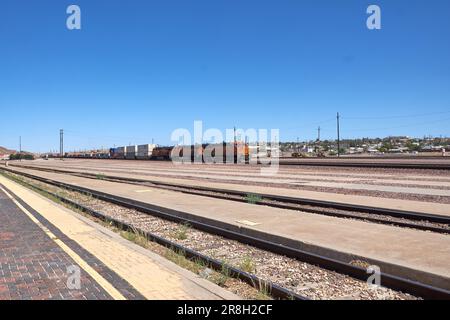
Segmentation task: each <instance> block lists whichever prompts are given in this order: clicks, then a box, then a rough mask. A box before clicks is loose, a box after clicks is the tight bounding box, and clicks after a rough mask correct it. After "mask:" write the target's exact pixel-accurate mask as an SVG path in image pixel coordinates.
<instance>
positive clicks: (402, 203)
mask: <svg viewBox="0 0 450 320" xmlns="http://www.w3.org/2000/svg"><path fill="white" fill-rule="evenodd" d="M10 168H13V169H18V170H24V169H23V168H18V167H10ZM62 169H64V167H63V168H62ZM108 169H109V167H108ZM66 170H69V171H74V172H90V173H101V172H106V171H107V170H101V169H91V168H84V169H66ZM123 170H124V169H121V171H122V172H114V173H107V174H108V175H115V176H119V177H124V178H135V179H136V178H137V179H143V180H148V181H150V182H151V181H158V182H167V183H175V184H181V185H185V186H198V185H201V186H205V187H211V188H219V189H228V190H237V191H244V192H248V193H263V194H272V195H281V196H288V197H297V198H307V199H313V200H324V201H332V202H337V203H348V204H355V205H363V206H374V207H379V208H385V209H395V210H404V211H415V212H420V213H428V214H436V215H443V216H450V204H443V203H432V202H423V201H415V200H414V201H413V200H401V199H391V198H382V197H369V196H359V195H347V194H336V193H331V192H318V191H309V190H296V189H289V188H280V187H270V186H252V185H242V184H238V183H221V182H208V181H204V180H203V181H202V180H195V179H192V180H190V179H184V178H182V177H177V178H173V177H160V176H152V174H151V171H150V172H147V173H146V174H145V175H142V174H139V173H135V172H132V170H130V172H129V173H124V172H123ZM423 190H427V189H423ZM433 191H435V190H433ZM438 191H439V190H438Z"/></svg>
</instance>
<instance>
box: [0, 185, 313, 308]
mask: <svg viewBox="0 0 450 320" xmlns="http://www.w3.org/2000/svg"><path fill="white" fill-rule="evenodd" d="M20 183H21V184H24V185H26V186H27V187H28V188H30V189H33V190H36V191H39V192H42V193H44V194H47V195H50V196H52V197H54V198H56V199H58V200H60V201H61V202H63V203H66V204H68V205H69V206H71V207H73V208H76V209H78V210H80V211H82V212H84V213H86V214H89V215H90V216H92V217H94V218H97V219H100V220H102V221H104V222H107V223H108V224H109V225H112V226H114V227H116V228H117V229H119V230H123V231H128V232H133V233H137V234H140V235H143V236H145V237H146V238H147V240H149V241H152V242H155V243H158V244H160V245H162V246H164V247H166V248H168V249H170V250H173V251H175V252H180V253H182V254H183V255H184V256H185V257H186V258H188V259H190V260H194V261H197V262H201V263H202V264H203V265H205V266H208V267H210V268H211V269H214V270H216V271H218V272H223V270H224V269H226V270H227V271H228V274H229V276H230V277H232V278H236V279H239V280H241V281H243V282H245V283H247V284H249V285H250V286H252V287H254V288H256V289H257V290H267V291H268V294H269V295H270V296H271V297H272V298H275V299H284V300H311V299H309V298H307V297H304V296H302V295H299V294H297V293H295V292H292V291H290V290H287V289H286V288H283V287H281V286H279V285H277V284H274V283H272V282H269V281H265V280H263V279H261V278H259V277H257V276H256V275H254V274H251V273H248V272H246V271H243V270H241V269H239V268H236V267H234V266H231V265H228V264H226V263H224V262H223V261H219V260H217V259H214V258H212V257H209V256H206V255H204V254H201V253H199V252H197V251H195V250H192V249H190V248H187V247H185V246H183V245H180V244H178V243H175V242H173V241H170V240H168V239H166V238H163V237H161V236H158V235H156V234H153V233H151V232H148V231H144V230H142V229H138V228H136V227H134V226H131V225H130V224H127V223H125V222H124V221H120V220H117V219H114V218H112V217H109V216H107V215H105V214H103V213H101V212H99V211H96V210H93V209H91V208H88V207H86V206H84V205H82V204H80V203H78V202H75V201H73V200H70V199H68V198H65V197H63V196H61V195H59V194H56V193H54V192H50V191H48V190H45V189H43V188H40V187H38V186H36V185H33V184H30V183H27V182H25V181H21V182H20ZM8 192H9V193H10V194H12V195H13V197H14V198H16V200H18V201H19V202H21V199H20V198H18V197H17V196H16V195H15V194H14V193H13V192H12V191H10V190H8ZM99 199H100V198H99Z"/></svg>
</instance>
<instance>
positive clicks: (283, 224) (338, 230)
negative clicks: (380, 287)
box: [21, 169, 450, 289]
mask: <svg viewBox="0 0 450 320" xmlns="http://www.w3.org/2000/svg"><path fill="white" fill-rule="evenodd" d="M21 171H25V172H29V173H32V174H36V175H39V176H42V177H46V178H50V179H54V180H57V181H61V182H65V183H70V184H73V185H78V186H83V187H87V188H91V189H95V190H98V191H102V192H106V193H109V194H113V195H117V196H121V197H126V198H130V199H134V200H138V201H141V202H144V203H148V204H152V205H157V206H161V207H166V208H171V209H173V210H177V211H179V212H182V213H183V214H185V216H188V217H190V218H193V219H196V220H197V221H208V222H209V223H212V224H215V225H219V226H222V227H227V228H229V229H231V230H235V231H238V232H242V233H245V234H248V235H253V236H258V237H264V238H266V239H272V240H274V241H277V242H279V243H283V244H286V245H289V246H293V247H296V248H299V249H302V250H307V251H309V252H312V253H318V254H322V255H327V256H329V257H332V258H335V259H338V260H341V261H345V262H350V261H352V260H364V261H367V262H369V263H370V264H375V265H378V266H380V267H381V270H382V271H384V272H388V273H393V274H397V275H400V276H404V277H408V278H410V279H412V280H418V281H421V282H424V283H429V284H432V285H436V286H440V287H443V288H446V289H450V267H449V266H450V236H448V235H442V234H436V233H429V232H424V231H417V230H412V229H405V228H399V227H392V226H386V225H379V224H372V223H366V222H362V221H353V220H345V219H339V218H335V217H327V216H322V215H315V214H310V213H301V212H298V211H293V210H284V209H277V208H270V207H264V206H256V205H251V204H246V203H237V202H232V201H226V200H218V199H212V198H206V197H201V196H195V195H187V194H182V193H178V192H173V191H166V190H161V189H155V188H145V187H140V186H136V185H130V184H123V183H114V182H108V181H104V180H96V179H87V178H80V177H74V176H68V175H62V174H55V173H48V172H37V171H32V170H25V169H21ZM245 187H247V186H245ZM247 191H248V189H247ZM364 204H366V205H370V204H368V203H367V202H365V203H364ZM243 221H250V222H251V225H249V224H248V223H244V222H243Z"/></svg>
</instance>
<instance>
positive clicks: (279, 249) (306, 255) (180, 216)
mask: <svg viewBox="0 0 450 320" xmlns="http://www.w3.org/2000/svg"><path fill="white" fill-rule="evenodd" d="M1 169H2V170H5V171H8V172H12V173H15V174H18V175H22V176H25V177H28V178H31V179H34V180H38V181H41V182H44V183H47V184H50V185H54V186H57V187H61V188H65V189H68V190H71V191H76V192H80V193H83V194H89V195H91V196H93V197H95V198H97V199H99V200H102V201H106V202H110V203H113V204H117V205H120V206H123V207H126V208H130V209H133V210H137V211H140V212H143V213H146V214H149V215H152V216H156V217H160V218H163V219H165V220H169V221H174V222H178V223H189V225H191V226H192V227H193V228H195V229H198V230H201V231H205V232H208V233H211V234H214V235H219V236H222V237H224V238H228V239H231V240H236V241H239V242H241V243H245V244H248V245H251V246H254V247H257V248H259V249H263V250H267V251H270V252H273V253H276V254H281V255H285V256H287V257H290V258H294V259H297V260H299V261H303V262H306V263H309V264H312V265H317V266H319V267H321V268H324V269H327V270H331V271H335V272H338V273H341V274H345V275H348V276H351V277H353V278H355V279H359V280H362V281H366V280H367V276H368V275H367V270H366V269H365V268H362V267H359V266H355V265H351V264H349V263H345V262H342V261H338V260H335V259H331V258H328V257H326V256H322V255H318V254H313V253H310V252H307V251H304V250H299V249H296V248H293V247H289V246H285V245H281V244H279V243H275V242H272V241H268V240H265V239H262V238H259V237H252V236H249V235H245V234H242V233H237V232H234V231H232V230H229V229H227V228H222V227H218V226H216V225H212V224H209V223H208V222H207V221H206V222H200V221H197V220H195V219H192V218H189V217H187V216H186V215H185V214H184V213H183V212H179V211H176V210H172V209H168V208H163V207H158V206H154V205H151V204H148V203H145V202H140V201H136V200H131V199H127V198H123V197H118V196H114V195H111V194H108V193H104V192H100V191H97V190H93V189H89V188H85V187H80V186H75V185H71V184H67V183H62V182H59V181H55V180H52V179H47V178H42V177H39V176H36V175H32V174H29V173H24V172H18V171H15V170H11V169H7V168H1ZM69 201H70V200H69ZM89 210H90V209H89ZM155 239H156V238H155ZM380 277H381V282H382V283H383V286H384V287H387V288H390V289H393V290H397V291H402V292H406V293H409V294H412V295H414V296H417V297H422V298H424V299H444V300H450V291H449V290H446V289H442V288H438V287H435V286H430V285H427V284H424V283H421V282H417V281H412V280H409V279H406V278H403V277H399V276H396V275H392V274H388V273H385V272H381V273H380ZM299 298H300V299H301V297H299Z"/></svg>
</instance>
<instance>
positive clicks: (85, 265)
mask: <svg viewBox="0 0 450 320" xmlns="http://www.w3.org/2000/svg"><path fill="white" fill-rule="evenodd" d="M0 190H2V191H3V192H4V193H5V194H6V196H7V197H8V198H10V199H11V200H12V201H13V202H14V204H15V205H16V206H17V207H18V208H19V209H20V210H22V211H23V212H24V213H25V214H26V215H27V216H28V218H30V219H31V221H33V222H34V223H35V224H37V225H38V227H39V228H41V229H42V230H43V231H44V232H45V234H46V235H47V236H48V237H49V238H50V239H52V240H53V241H54V242H55V243H56V244H57V245H58V246H59V247H60V248H61V249H62V250H63V251H64V252H65V253H67V254H68V255H69V256H70V257H71V258H72V259H73V260H74V261H75V262H76V263H77V264H78V265H79V266H80V267H81V268H82V269H83V270H84V271H86V272H87V273H88V274H89V275H90V276H91V277H92V278H93V279H94V280H95V281H96V282H97V283H98V284H99V285H100V286H101V287H102V288H103V289H105V291H106V292H107V293H108V294H109V295H110V296H111V297H113V299H115V300H126V298H125V297H124V296H123V295H122V294H121V293H120V292H119V291H118V290H117V289H116V288H114V286H113V285H112V284H110V283H109V282H108V281H107V280H106V279H105V278H103V277H102V276H101V275H100V274H99V273H98V272H97V271H95V270H94V269H93V268H92V267H91V266H90V265H89V264H88V263H87V262H86V261H84V260H83V258H81V257H80V256H79V255H78V254H77V253H76V252H75V251H73V250H72V249H70V248H69V247H68V246H67V245H66V244H65V243H64V242H62V241H61V240H60V239H58V237H57V236H55V234H54V233H53V232H51V231H50V230H49V229H48V228H47V227H46V226H44V225H43V224H42V223H41V222H39V220H38V219H36V217H35V216H33V215H32V214H31V213H30V212H29V211H28V210H27V209H25V208H24V207H23V206H22V205H21V204H20V203H19V202H17V200H16V199H14V198H13V197H12V196H11V194H9V192H8V191H6V190H5V189H3V188H2V187H0Z"/></svg>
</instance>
